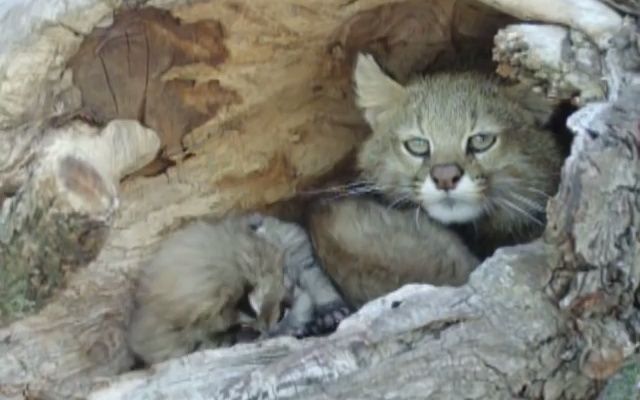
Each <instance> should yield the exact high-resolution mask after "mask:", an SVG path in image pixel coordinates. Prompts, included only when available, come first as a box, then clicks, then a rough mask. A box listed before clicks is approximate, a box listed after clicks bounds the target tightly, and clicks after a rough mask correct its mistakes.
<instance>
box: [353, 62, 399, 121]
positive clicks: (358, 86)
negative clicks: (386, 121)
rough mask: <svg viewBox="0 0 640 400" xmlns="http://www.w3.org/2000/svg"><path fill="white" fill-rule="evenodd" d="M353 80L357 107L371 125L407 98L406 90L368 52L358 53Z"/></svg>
mask: <svg viewBox="0 0 640 400" xmlns="http://www.w3.org/2000/svg"><path fill="white" fill-rule="evenodd" d="M353 80H354V82H355V91H356V102H357V104H358V107H360V108H361V109H362V111H363V112H364V117H365V119H366V120H367V122H369V124H371V125H372V126H374V125H376V124H377V123H379V122H380V119H381V117H382V116H383V114H384V113H385V112H387V111H391V110H393V109H394V108H395V107H397V106H399V105H401V104H402V103H404V101H405V100H406V98H407V90H406V89H405V88H404V87H403V86H402V85H400V84H399V83H398V82H396V81H394V80H393V79H391V78H390V77H389V76H388V75H387V74H385V73H384V71H382V69H381V68H380V66H379V65H378V64H377V63H376V61H375V60H374V58H373V56H371V55H370V54H362V53H360V54H358V59H357V61H356V67H355V71H354V74H353Z"/></svg>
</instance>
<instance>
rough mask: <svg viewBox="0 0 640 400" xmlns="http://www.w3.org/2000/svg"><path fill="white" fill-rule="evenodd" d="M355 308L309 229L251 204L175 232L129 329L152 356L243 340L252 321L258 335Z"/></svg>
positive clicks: (147, 280) (284, 331)
mask: <svg viewBox="0 0 640 400" xmlns="http://www.w3.org/2000/svg"><path fill="white" fill-rule="evenodd" d="M348 313H349V310H348V308H347V307H346V306H345V303H344V301H343V300H342V298H341V297H340V295H339V294H338V292H337V291H336V290H335V289H334V288H333V286H332V285H331V283H330V281H329V279H328V278H327V277H326V276H325V275H324V272H323V271H322V270H321V269H320V267H319V266H318V265H317V263H315V259H314V257H313V253H312V250H311V245H310V243H309V239H308V237H307V235H306V233H305V232H304V230H302V228H300V227H299V226H297V225H296V224H293V223H286V222H283V221H280V220H278V219H276V218H272V217H267V216H263V215H260V214H255V213H254V214H249V215H242V216H230V217H226V218H223V219H218V220H213V221H197V222H194V223H191V224H189V225H187V226H186V227H184V228H182V229H180V230H178V231H176V232H174V233H173V234H171V235H169V236H168V237H167V238H166V239H165V240H164V241H163V242H162V243H161V245H160V248H159V250H158V251H157V252H156V253H155V254H154V256H153V257H152V258H151V260H150V261H149V262H148V263H147V264H146V265H145V266H144V267H143V269H142V271H141V275H140V277H139V279H138V286H137V290H136V296H135V308H134V312H133V315H132V318H131V322H130V325H129V329H128V335H127V338H128V343H129V347H130V348H131V350H132V351H133V352H134V353H135V354H136V356H137V357H138V358H140V359H141V360H142V361H143V362H144V363H146V364H153V363H157V362H160V361H164V360H166V359H169V358H173V357H178V356H182V355H185V354H188V353H190V352H192V351H194V350H196V349H198V348H214V347H220V346H228V345H232V344H234V343H236V342H238V341H244V340H246V338H250V337H251V335H248V334H247V332H246V329H249V330H253V331H255V332H257V333H259V334H260V336H261V337H271V336H276V335H295V336H306V335H309V334H313V333H324V332H326V331H330V330H332V329H335V326H336V325H337V324H338V323H339V321H340V320H341V319H342V318H344V316H346V315H347V314H348ZM241 336H242V337H243V338H240V337H241Z"/></svg>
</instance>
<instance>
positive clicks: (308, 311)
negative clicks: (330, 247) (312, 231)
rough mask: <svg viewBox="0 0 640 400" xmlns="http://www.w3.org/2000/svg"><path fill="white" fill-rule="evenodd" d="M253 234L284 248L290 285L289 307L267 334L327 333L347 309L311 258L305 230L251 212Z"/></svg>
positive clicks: (314, 259)
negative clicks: (254, 231)
mask: <svg viewBox="0 0 640 400" xmlns="http://www.w3.org/2000/svg"><path fill="white" fill-rule="evenodd" d="M252 221H253V227H254V229H255V230H256V233H257V234H258V235H260V236H261V237H262V238H264V239H265V240H266V241H268V242H269V243H272V244H274V245H276V246H277V247H278V248H281V249H283V250H284V257H285V258H284V265H285V267H284V274H285V277H286V278H287V280H288V281H289V282H291V284H292V286H293V290H292V292H291V293H290V296H291V301H290V303H291V307H290V308H289V309H288V310H287V312H286V313H285V315H284V318H283V319H282V321H280V322H279V323H278V325H277V326H276V327H275V328H274V329H272V330H271V331H270V332H269V335H270V336H273V335H282V334H292V335H294V336H298V337H301V336H307V335H310V334H322V333H328V332H331V331H333V330H335V328H336V327H337V326H338V324H339V323H340V321H342V319H344V318H345V317H346V316H347V315H348V314H349V313H350V312H351V311H350V309H351V308H350V306H349V305H347V303H346V302H345V301H344V300H343V298H342V296H341V294H340V293H339V292H338V291H337V290H336V288H335V286H334V285H333V283H332V282H331V280H330V278H329V276H328V275H327V274H326V273H325V271H324V270H323V268H322V267H321V266H320V265H319V263H318V261H317V260H316V258H315V255H314V252H313V247H312V245H311V241H310V240H309V237H308V236H307V233H306V232H305V230H304V229H303V228H302V227H301V226H299V225H297V224H294V223H286V222H283V221H281V220H279V219H277V218H274V217H269V216H262V215H259V214H254V215H253V217H252Z"/></svg>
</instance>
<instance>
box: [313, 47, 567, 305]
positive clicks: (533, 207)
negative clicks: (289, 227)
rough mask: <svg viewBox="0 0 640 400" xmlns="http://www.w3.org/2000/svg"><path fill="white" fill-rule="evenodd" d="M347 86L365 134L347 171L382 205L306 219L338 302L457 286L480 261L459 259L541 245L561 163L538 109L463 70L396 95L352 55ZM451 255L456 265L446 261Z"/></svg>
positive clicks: (545, 104) (539, 102)
mask: <svg viewBox="0 0 640 400" xmlns="http://www.w3.org/2000/svg"><path fill="white" fill-rule="evenodd" d="M354 80H355V86H356V95H357V104H358V106H359V107H360V108H361V109H362V111H363V114H364V117H365V119H366V121H367V122H368V123H369V125H370V127H371V128H372V134H371V136H370V137H369V138H368V139H367V140H366V141H365V142H364V144H363V145H362V146H361V148H360V150H359V153H358V157H357V161H358V167H359V169H360V171H361V177H362V179H363V181H364V182H367V183H368V184H369V185H370V189H371V190H373V191H378V192H381V193H383V195H384V196H385V198H386V199H387V201H388V202H390V204H389V206H388V208H389V209H386V208H384V207H381V206H373V205H371V204H368V205H363V206H361V207H363V208H370V211H368V212H363V211H360V212H358V211H354V210H355V209H356V208H357V207H356V206H354V205H353V204H342V202H338V203H336V204H335V205H332V206H330V207H329V208H328V209H327V208H326V207H325V208H324V210H323V211H314V212H312V215H311V218H310V231H311V232H312V237H313V239H314V244H315V246H316V252H317V254H318V256H319V258H320V260H321V262H322V263H323V265H324V266H325V268H326V270H327V271H328V272H329V273H330V275H331V276H332V278H333V279H334V280H335V281H336V283H337V284H338V286H339V287H340V288H341V289H342V290H343V293H344V294H345V296H346V297H347V298H357V299H358V302H359V303H361V302H363V301H367V300H371V299H372V298H374V297H376V296H377V295H378V294H380V293H381V292H384V291H390V290H393V289H395V288H397V287H399V286H400V285H401V284H403V283H407V282H425V283H437V284H451V285H457V284H460V283H462V282H463V281H465V280H466V277H464V276H463V275H465V274H467V275H468V273H470V272H471V270H472V269H473V267H472V266H475V265H477V264H478V262H479V261H478V259H476V258H475V257H474V256H472V255H470V253H469V249H470V250H472V251H473V253H474V254H475V255H476V256H477V257H479V258H480V259H482V258H484V257H487V256H489V255H491V254H492V253H493V252H494V250H495V249H496V248H497V247H501V246H506V245H511V244H514V243H523V242H527V241H530V240H533V239H535V238H537V237H539V236H540V235H541V233H542V231H543V228H544V222H545V220H544V218H545V209H546V203H547V200H548V198H549V197H550V196H551V195H553V194H554V193H555V191H556V189H557V185H558V181H559V172H560V168H561V165H562V162H563V158H564V155H563V151H562V146H561V143H559V141H558V140H557V138H555V137H554V134H553V133H552V132H550V131H548V130H546V129H544V128H543V124H544V123H546V122H547V120H548V119H549V118H550V117H551V115H552V107H551V103H550V102H549V101H547V100H546V99H543V98H541V97H538V96H537V95H536V94H534V93H532V92H531V91H529V90H527V88H525V87H523V86H511V87H509V86H504V85H499V84H498V83H497V82H496V81H494V80H493V79H491V78H490V77H487V76H484V75H480V74H475V73H471V72H467V73H455V74H446V73H440V74H435V75H432V76H429V77H425V78H419V79H416V80H413V81H411V82H409V83H408V84H407V85H405V86H403V85H401V84H399V83H398V82H396V81H394V80H393V79H392V78H391V77H389V76H387V75H386V74H385V73H384V72H383V71H382V70H381V69H380V67H379V66H378V65H377V64H376V62H375V61H374V59H373V58H372V57H371V56H368V55H359V56H358V59H357V64H356V68H355V73H354ZM371 201H372V200H369V199H355V200H351V202H363V203H367V202H371ZM396 205H403V207H404V208H408V209H412V210H415V211H414V212H417V213H418V214H417V215H418V217H420V218H418V219H417V221H418V224H419V225H420V227H419V228H416V229H419V230H421V231H422V232H423V233H422V234H420V236H418V237H415V236H414V237H413V239H414V240H413V241H414V243H413V244H410V240H407V241H405V242H404V244H402V245H400V244H398V243H397V240H395V237H396V236H402V235H408V236H411V235H417V233H413V232H412V230H413V229H414V228H412V227H411V226H410V225H411V221H409V218H407V216H406V215H405V213H407V212H409V211H408V210H405V211H396V210H392V209H391V208H393V207H394V206H396ZM343 209H344V210H343ZM349 210H350V211H349ZM423 211H424V212H423ZM314 213H317V214H314ZM345 213H350V214H351V215H352V216H351V217H349V218H344V217H342V216H341V215H343V214H345ZM357 214H359V215H360V216H359V217H354V215H357ZM367 215H376V217H371V216H368V217H367ZM359 218H368V220H366V221H365V220H360V222H358V220H359ZM391 220H393V221H394V222H390V221H391ZM365 232H368V233H366V235H367V236H366V237H367V238H368V239H364V238H363V235H364V234H365ZM456 234H458V235H460V236H461V237H462V238H463V239H464V242H463V241H461V240H459V238H458V237H456ZM337 238H339V239H337ZM385 238H386V240H385ZM367 240H368V241H369V242H370V246H367V245H366V243H367ZM445 253H446V254H448V255H447V257H442V256H443V254H445ZM452 254H456V255H457V257H456V258H455V259H453V260H452V259H449V260H448V261H447V258H448V257H450V255H452ZM354 260H355V261H357V262H354ZM452 264H453V265H456V266H457V268H458V269H457V270H456V272H452V277H451V278H448V279H445V278H444V276H443V275H442V274H441V273H438V271H443V270H444V269H446V268H449V266H447V265H452ZM407 265H412V266H414V267H407ZM421 266H422V268H421ZM396 274H400V275H402V274H405V275H402V276H403V277H402V278H399V277H398V276H396Z"/></svg>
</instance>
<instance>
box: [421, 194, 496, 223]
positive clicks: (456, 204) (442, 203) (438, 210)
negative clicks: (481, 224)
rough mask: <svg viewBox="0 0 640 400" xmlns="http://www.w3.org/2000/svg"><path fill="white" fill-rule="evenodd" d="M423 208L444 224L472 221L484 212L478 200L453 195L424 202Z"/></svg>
mask: <svg viewBox="0 0 640 400" xmlns="http://www.w3.org/2000/svg"><path fill="white" fill-rule="evenodd" d="M423 208H424V209H425V210H426V211H427V213H428V214H429V215H430V216H431V217H432V218H433V219H435V220H437V221H440V222H442V223H443V224H454V223H467V222H471V221H473V220H474V219H476V218H478V217H479V216H480V215H482V213H483V207H482V206H481V205H480V204H478V203H477V202H475V201H468V200H459V199H455V198H454V197H453V196H451V195H447V196H446V197H444V198H442V199H441V200H439V201H435V202H430V203H428V204H424V203H423Z"/></svg>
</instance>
